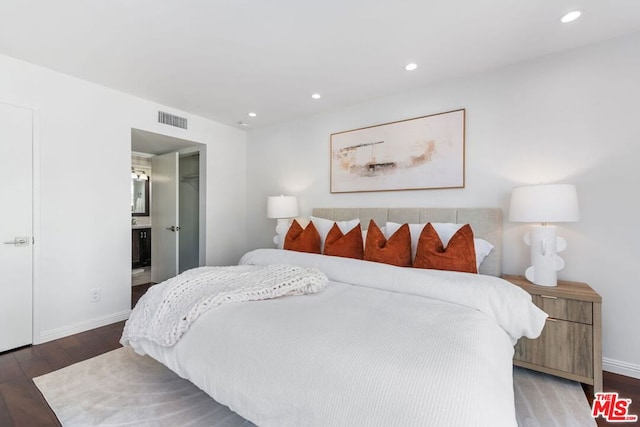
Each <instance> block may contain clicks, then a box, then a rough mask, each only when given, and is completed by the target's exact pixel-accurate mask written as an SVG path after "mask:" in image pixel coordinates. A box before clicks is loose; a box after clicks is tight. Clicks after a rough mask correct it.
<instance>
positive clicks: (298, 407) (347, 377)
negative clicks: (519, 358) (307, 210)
mask: <svg viewBox="0 0 640 427" xmlns="http://www.w3.org/2000/svg"><path fill="white" fill-rule="evenodd" d="M241 263H242V264H254V265H268V264H292V265H299V266H303V267H316V268H319V269H320V270H321V271H322V272H324V273H325V274H326V275H327V277H328V278H329V280H330V282H329V284H328V285H327V287H326V288H325V290H323V291H322V292H320V293H317V294H312V295H305V296H292V297H283V298H278V299H272V300H265V301H256V302H245V303H239V304H228V305H225V306H220V307H217V308H215V309H212V310H210V311H209V312H207V313H205V314H203V315H202V316H201V317H200V318H199V319H198V321H196V322H195V323H194V324H193V325H192V326H191V329H190V330H189V331H188V332H187V333H186V334H185V335H184V336H183V337H182V338H181V340H180V341H179V342H178V343H177V344H176V345H175V346H173V347H161V346H159V345H157V344H154V343H152V342H150V341H146V340H144V339H140V340H132V341H131V343H130V344H131V346H132V347H133V348H134V349H136V351H138V352H140V353H147V354H149V355H151V356H152V357H154V358H156V359H157V360H159V361H161V362H162V363H164V364H165V365H167V366H168V367H169V368H171V369H172V370H174V371H175V372H176V373H178V374H179V375H180V376H182V377H184V378H187V379H189V380H190V381H191V382H193V383H194V384H196V385H197V386H198V387H200V388H202V389H203V390H205V391H206V392H207V393H208V394H209V395H211V396H212V397H213V398H214V399H215V400H217V401H218V402H220V403H223V404H225V405H228V406H229V407H230V408H231V409H232V410H234V411H236V412H237V413H238V414H240V415H241V416H243V417H245V418H246V419H248V420H250V421H253V422H254V423H256V424H257V425H259V426H277V427H286V426H296V427H298V426H304V427H311V426H331V427H333V426H515V425H516V418H515V409H514V403H513V385H512V365H511V359H512V357H513V343H514V342H515V340H517V339H518V338H519V337H520V336H522V335H525V336H528V337H531V338H533V337H536V336H537V335H539V334H540V332H541V330H542V327H543V326H544V321H545V318H546V314H545V313H544V312H542V311H540V310H539V309H538V308H537V307H535V306H534V305H533V304H532V303H531V298H530V296H529V295H528V294H527V293H526V292H524V291H522V290H521V289H520V288H518V287H516V286H513V285H511V284H509V283H507V282H505V281H503V280H501V279H498V278H494V277H489V276H481V275H471V274H467V273H450V272H440V271H434V270H416V269H408V268H399V267H392V266H387V265H383V264H377V263H369V262H365V261H356V260H351V259H346V258H336V257H327V256H322V255H312V254H303V253H297V252H290V251H282V250H275V249H273V250H270V249H261V250H257V251H253V252H250V253H248V254H246V255H245V256H244V257H243V259H242V260H241Z"/></svg>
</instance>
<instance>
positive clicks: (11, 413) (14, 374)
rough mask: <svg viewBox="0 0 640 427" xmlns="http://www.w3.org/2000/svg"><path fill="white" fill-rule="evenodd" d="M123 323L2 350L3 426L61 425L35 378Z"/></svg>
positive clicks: (614, 385) (101, 344) (638, 402)
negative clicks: (42, 342) (37, 386)
mask: <svg viewBox="0 0 640 427" xmlns="http://www.w3.org/2000/svg"><path fill="white" fill-rule="evenodd" d="M150 286H152V284H147V285H140V286H135V287H133V288H132V295H131V306H132V307H133V306H135V304H136V303H137V302H138V300H139V299H140V297H141V296H142V295H143V294H144V293H145V292H146V291H147V289H148V288H149V287H150ZM123 327H124V322H118V323H114V324H112V325H108V326H103V327H101V328H97V329H92V330H90V331H86V332H82V333H79V334H76V335H72V336H69V337H65V338H61V339H59V340H55V341H50V342H47V343H44V344H39V345H33V346H28V347H23V348H20V349H17V350H13V351H9V352H5V353H0V426H2V427H11V426H16V427H22V426H24V427H36V426H59V425H60V423H59V422H58V420H57V418H56V416H55V415H54V413H53V412H52V411H51V409H50V408H49V406H48V405H47V402H46V401H45V400H44V398H43V397H42V395H41V394H40V392H39V391H38V389H37V388H36V386H35V385H34V383H33V381H32V378H34V377H38V376H40V375H44V374H47V373H49V372H52V371H55V370H57V369H61V368H64V367H65V366H69V365H72V364H74V363H77V362H80V361H82V360H85V359H89V358H91V357H94V356H98V355H100V354H103V353H106V352H108V351H111V350H115V349H117V348H119V347H120V343H119V340H120V335H121V334H122V328H123ZM604 391H617V392H618V393H619V394H620V396H621V397H624V398H627V399H632V401H633V402H632V404H631V409H630V411H629V413H630V414H635V415H640V380H638V379H635V378H629V377H625V376H622V375H616V374H612V373H610V372H605V373H604ZM585 394H586V395H587V399H589V403H590V404H591V396H590V392H589V390H588V388H585ZM597 422H598V426H606V425H614V424H613V423H611V424H609V423H607V422H606V421H604V420H603V419H602V418H599V419H598V420H597ZM615 425H630V424H628V423H624V424H620V423H616V424H615ZM638 425H640V423H639V424H638Z"/></svg>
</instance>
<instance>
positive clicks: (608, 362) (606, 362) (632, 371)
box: [602, 357, 640, 379]
mask: <svg viewBox="0 0 640 427" xmlns="http://www.w3.org/2000/svg"><path fill="white" fill-rule="evenodd" d="M602 370H603V371H607V372H613V373H614V374H620V375H625V376H627V377H632V378H638V379H640V365H636V364H633V363H628V362H623V361H621V360H615V359H609V358H607V357H603V358H602Z"/></svg>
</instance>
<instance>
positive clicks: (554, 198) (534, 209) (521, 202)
mask: <svg viewBox="0 0 640 427" xmlns="http://www.w3.org/2000/svg"><path fill="white" fill-rule="evenodd" d="M578 220H580V210H579V208H578V194H577V192H576V187H575V185H571V184H548V185H527V186H523V187H516V188H514V189H513V191H512V192H511V205H510V207H509V221H514V222H542V223H544V222H575V221H578Z"/></svg>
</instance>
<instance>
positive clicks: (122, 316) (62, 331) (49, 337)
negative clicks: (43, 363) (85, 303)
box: [33, 310, 131, 344]
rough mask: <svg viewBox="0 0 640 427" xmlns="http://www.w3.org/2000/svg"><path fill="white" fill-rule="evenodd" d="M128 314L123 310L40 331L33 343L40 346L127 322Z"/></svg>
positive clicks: (127, 311) (128, 311) (128, 312)
mask: <svg viewBox="0 0 640 427" xmlns="http://www.w3.org/2000/svg"><path fill="white" fill-rule="evenodd" d="M130 314H131V310H125V311H121V312H119V313H114V314H110V315H108V316H103V317H98V318H97V319H91V320H87V321H84V322H80V323H76V324H74V325H69V326H64V327H62V328H56V329H51V330H48V331H41V332H40V334H39V336H34V337H33V343H34V344H42V343H45V342H48V341H53V340H57V339H60V338H64V337H68V336H69V335H74V334H79V333H80V332H84V331H88V330H89V329H95V328H99V327H101V326H106V325H110V324H112V323H116V322H120V321H122V320H127V319H128V318H129V315H130Z"/></svg>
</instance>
